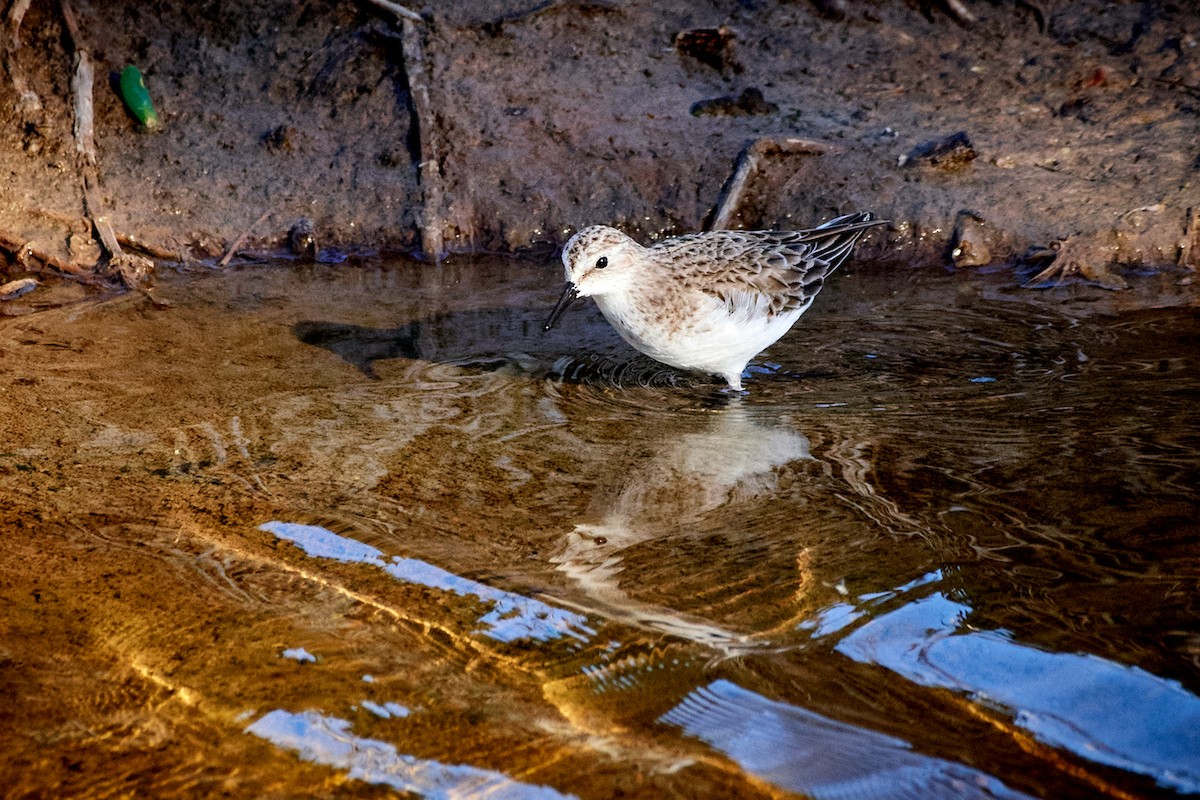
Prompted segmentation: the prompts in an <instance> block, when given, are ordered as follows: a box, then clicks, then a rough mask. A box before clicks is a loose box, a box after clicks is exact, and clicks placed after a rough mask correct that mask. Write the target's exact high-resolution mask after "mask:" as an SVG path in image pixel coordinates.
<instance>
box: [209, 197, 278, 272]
mask: <svg viewBox="0 0 1200 800" xmlns="http://www.w3.org/2000/svg"><path fill="white" fill-rule="evenodd" d="M269 216H271V211H270V210H269V209H268V210H267V211H264V212H263V213H262V216H261V217H259V218H258V219H256V220H254V222H252V223H250V227H249V228H246V230H244V231H242V235H241V236H239V237H237V238H236V239H234V240H233V244H231V245H229V249H228V250H226V251H225V255H223V256H221V260H220V261H218V262H217V266H218V267H226V266H228V265H229V262H230V260H232V259H233V255H234V253H236V252H237V251H238V249H239V248H240V247H241V246H242V245H243V244H245V243H246V239H247V238H248V237H249V236H250V232H251V231H252V230H254V229H255V228H256V227H258V226H259V225H260V224H262V221H263V220H265V219H266V218H267V217H269Z"/></svg>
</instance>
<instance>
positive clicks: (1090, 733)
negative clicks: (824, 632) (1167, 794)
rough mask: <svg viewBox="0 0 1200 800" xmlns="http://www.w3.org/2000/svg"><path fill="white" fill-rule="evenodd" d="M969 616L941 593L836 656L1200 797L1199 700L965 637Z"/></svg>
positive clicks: (1139, 679) (981, 636)
mask: <svg viewBox="0 0 1200 800" xmlns="http://www.w3.org/2000/svg"><path fill="white" fill-rule="evenodd" d="M970 611H971V609H970V607H969V606H966V605H964V604H962V603H959V602H955V601H953V600H951V599H949V598H948V597H946V596H945V595H944V594H942V593H940V592H939V593H936V594H933V595H930V596H929V597H925V598H923V599H920V600H916V601H914V602H911V603H908V604H906V605H904V606H902V607H901V608H899V609H897V610H895V611H892V612H890V613H888V614H884V615H883V616H880V617H878V618H876V619H873V620H871V621H870V622H868V623H866V624H865V625H863V626H862V627H860V628H858V629H857V630H855V631H854V632H853V633H851V634H850V635H848V636H847V637H846V638H845V639H843V640H842V641H841V642H839V643H838V645H837V646H836V648H835V649H836V650H837V651H838V652H840V653H842V654H843V655H846V656H849V657H850V658H852V659H854V660H855V661H859V662H863V663H868V664H879V665H881V666H884V667H887V668H888V669H891V670H893V671H895V672H897V673H899V674H900V675H903V676H904V677H905V678H907V679H908V680H911V681H913V682H914V683H917V684H920V685H922V686H932V687H938V688H945V689H952V690H956V691H961V692H965V693H967V694H969V695H970V696H971V697H973V698H974V699H976V700H977V701H979V702H981V703H985V704H987V705H989V706H992V707H1000V708H1003V709H1006V710H1008V711H1010V712H1011V713H1012V714H1013V716H1014V719H1015V722H1016V724H1018V725H1020V726H1021V727H1023V728H1025V729H1026V730H1028V731H1029V732H1031V733H1032V734H1033V735H1034V736H1036V737H1037V738H1038V739H1041V740H1042V741H1044V742H1047V743H1049V744H1052V745H1055V746H1058V747H1062V748H1065V749H1067V750H1070V751H1071V752H1073V753H1076V754H1078V755H1080V756H1082V757H1084V758H1086V759H1089V760H1092V761H1096V762H1099V763H1102V764H1108V765H1110V766H1114V767H1119V768H1122V769H1126V770H1129V771H1131V772H1137V773H1141V774H1143V775H1149V776H1151V777H1153V778H1154V779H1155V780H1157V781H1158V782H1159V784H1161V785H1163V786H1168V787H1171V788H1174V789H1177V790H1180V791H1185V792H1200V698H1198V697H1196V696H1195V695H1193V694H1191V693H1190V692H1188V691H1187V690H1186V689H1184V688H1183V687H1182V686H1181V685H1180V684H1178V683H1177V682H1175V681H1170V680H1166V679H1164V678H1160V677H1157V676H1155V675H1152V674H1150V673H1148V672H1146V671H1145V670H1142V669H1139V668H1137V667H1130V666H1125V665H1122V664H1117V663H1114V662H1111V661H1107V660H1105V659H1102V658H1099V657H1097V656H1093V655H1080V654H1071V653H1047V652H1043V651H1041V650H1037V649H1035V648H1033V647H1029V646H1027V645H1023V644H1019V643H1017V642H1014V641H1012V640H1011V639H1009V638H1008V637H1007V636H1006V635H1005V634H1004V633H1003V632H998V631H989V632H980V631H963V630H962V628H963V625H962V621H963V619H964V618H965V617H966V616H967V614H969V613H970Z"/></svg>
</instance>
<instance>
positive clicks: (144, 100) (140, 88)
mask: <svg viewBox="0 0 1200 800" xmlns="http://www.w3.org/2000/svg"><path fill="white" fill-rule="evenodd" d="M121 99H122V100H124V101H125V105H126V106H127V107H128V108H129V112H130V113H131V114H133V116H134V118H135V119H136V120H137V121H138V122H140V123H141V124H142V127H143V128H145V129H146V130H148V131H155V130H158V126H159V124H160V123H159V121H158V112H157V111H156V110H155V109H154V101H153V100H151V99H150V92H149V90H148V89H146V80H145V78H143V77H142V71H141V70H140V69H138V68H137V67H135V66H133V65H132V64H130V65H129V66H128V67H126V68H125V69H123V70H121Z"/></svg>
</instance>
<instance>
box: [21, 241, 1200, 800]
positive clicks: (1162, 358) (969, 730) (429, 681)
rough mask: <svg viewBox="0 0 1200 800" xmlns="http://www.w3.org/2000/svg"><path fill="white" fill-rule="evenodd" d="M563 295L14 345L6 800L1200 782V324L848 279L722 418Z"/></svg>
mask: <svg viewBox="0 0 1200 800" xmlns="http://www.w3.org/2000/svg"><path fill="white" fill-rule="evenodd" d="M985 277H986V276H985ZM558 279H559V271H558V268H557V266H555V265H552V264H549V263H547V262H539V263H528V262H521V261H487V262H471V263H464V264H461V265H457V266H456V265H454V264H449V265H443V266H442V267H440V268H437V269H433V268H429V267H428V266H421V265H414V264H412V263H407V262H394V263H393V262H386V261H385V262H378V263H370V264H365V265H362V264H360V265H357V266H346V265H344V266H341V267H334V266H327V265H313V266H302V265H296V264H277V265H271V266H268V267H260V268H242V269H235V270H229V271H226V272H220V273H211V274H208V275H197V274H189V275H180V276H173V275H168V276H165V277H164V279H163V280H162V281H160V285H159V286H158V289H157V294H158V296H159V297H160V299H163V300H168V301H170V302H171V303H172V306H171V307H168V308H164V307H159V306H156V305H155V304H153V303H151V302H150V301H148V300H147V299H146V298H145V297H143V296H141V295H139V294H130V295H126V296H123V297H119V298H116V299H113V300H109V301H107V302H103V303H96V302H77V303H74V304H70V305H65V306H63V307H60V308H57V309H54V310H50V311H44V312H42V313H39V314H34V315H29V316H24V317H16V318H7V319H2V320H0V373H2V375H3V392H4V395H3V396H4V400H3V402H4V407H5V417H6V419H5V425H4V428H3V431H4V433H3V436H4V440H3V442H2V443H0V531H2V536H3V542H4V551H5V555H4V558H3V562H2V565H0V600H2V602H3V605H4V607H5V609H6V611H5V613H4V615H3V617H2V618H0V631H2V635H0V686H2V688H0V693H2V696H3V697H4V698H5V699H6V702H5V703H4V704H3V708H2V709H0V731H2V732H3V733H0V736H2V737H3V739H2V741H0V773H3V774H4V775H5V776H7V777H6V788H5V789H4V795H5V796H8V797H42V796H58V797H69V796H88V797H123V796H129V795H130V794H132V793H137V794H139V795H146V796H155V797H198V796H231V797H292V796H315V797H351V796H353V797H370V796H393V795H394V794H395V793H396V792H405V791H407V792H411V793H413V794H415V795H418V796H445V795H446V794H452V793H453V792H460V793H462V794H464V795H470V794H471V793H472V792H475V793H477V794H485V793H487V792H492V793H493V795H489V796H521V797H531V796H532V797H557V796H569V795H574V796H578V797H596V798H600V797H613V796H638V797H658V796H679V795H688V796H726V797H727V796H739V797H755V796H764V797H766V796H790V795H811V796H815V797H822V796H834V795H838V794H839V793H845V792H855V793H857V796H862V797H889V796H895V795H896V794H903V793H908V794H912V795H915V796H923V797H1018V796H1034V797H1072V796H1114V797H1124V796H1135V797H1150V796H1164V795H1165V796H1170V795H1174V794H1179V793H1189V792H1196V791H1200V758H1198V757H1197V753H1200V740H1198V739H1197V731H1198V730H1200V697H1198V696H1197V693H1198V692H1200V627H1198V625H1197V619H1198V617H1197V604H1198V602H1200V572H1198V571H1197V566H1196V565H1197V564H1198V563H1200V552H1198V551H1197V542H1198V541H1200V539H1198V537H1197V535H1196V534H1197V529H1196V528H1197V523H1196V519H1197V512H1198V507H1200V496H1198V492H1197V489H1196V487H1197V485H1198V484H1200V438H1198V437H1197V433H1196V432H1197V430H1200V419H1197V413H1198V412H1197V407H1196V404H1195V402H1194V400H1193V399H1192V398H1193V397H1194V395H1195V392H1196V391H1197V388H1198V384H1200V364H1198V362H1197V355H1196V352H1195V347H1194V342H1195V341H1196V337H1197V335H1198V334H1200V319H1198V318H1197V316H1196V312H1195V310H1194V309H1192V308H1186V307H1184V308H1174V309H1160V310H1143V311H1137V310H1132V311H1131V310H1125V309H1121V308H1120V307H1119V306H1118V305H1116V304H1117V303H1119V302H1124V301H1123V300H1121V299H1120V298H1125V297H1128V296H1129V293H1117V294H1109V295H1106V299H1103V300H1101V301H1097V300H1096V295H1090V294H1085V293H1081V292H1077V291H1075V290H1073V289H1070V288H1064V289H1055V290H1051V291H1050V292H1047V293H1041V294H1038V295H1036V296H1034V295H1031V293H1029V292H1022V291H1020V290H1017V289H1013V288H1011V284H1010V283H1009V282H1008V281H1007V280H999V279H998V280H996V281H989V280H985V279H980V278H979V277H978V276H976V277H972V278H971V279H970V280H969V281H965V280H964V276H961V275H958V276H956V275H946V274H932V273H929V272H921V271H911V270H910V271H904V272H895V273H892V274H889V275H880V274H879V273H877V272H872V271H868V270H857V269H854V268H849V269H847V270H845V271H843V272H840V273H839V275H838V276H837V278H836V280H835V281H832V282H831V285H830V286H829V287H828V288H827V289H826V291H825V292H824V294H823V295H822V296H821V298H820V299H819V301H818V303H817V305H816V306H815V307H814V309H813V310H811V311H810V312H809V313H808V314H807V315H806V316H805V318H804V319H802V320H801V321H800V323H799V324H798V325H797V326H796V328H795V329H794V330H793V331H792V332H791V333H790V334H789V335H788V336H787V337H785V338H784V340H783V341H781V342H780V343H779V344H777V345H776V346H775V347H773V348H772V349H771V350H769V351H768V352H767V353H766V354H765V355H764V356H762V357H760V358H759V359H757V360H756V361H755V362H753V364H752V367H751V371H752V374H750V375H749V376H748V378H747V387H748V389H749V391H748V393H747V394H745V395H739V396H731V395H729V394H728V393H723V392H721V391H720V390H719V387H718V385H717V384H715V383H710V382H708V381H707V380H705V379H702V378H697V377H695V376H688V375H681V374H679V373H676V372H673V371H668V370H666V369H665V368H661V367H659V366H657V365H655V364H653V363H651V362H649V361H646V360H644V359H642V358H641V357H639V356H637V355H636V354H635V353H633V352H632V351H631V350H629V349H628V347H627V346H626V345H624V343H622V342H621V341H620V339H619V338H618V337H617V336H616V335H615V333H613V332H612V331H611V329H609V328H608V327H607V325H605V323H604V322H603V320H602V319H601V318H600V317H599V314H598V312H596V310H595V309H594V307H592V306H590V305H585V304H580V307H579V308H573V309H572V310H571V311H570V313H569V314H568V315H567V316H566V317H564V318H563V320H562V322H561V323H560V327H559V328H556V329H555V330H554V331H553V332H551V333H550V334H545V335H543V334H542V333H541V331H540V326H541V323H542V321H543V320H544V317H545V314H546V312H547V311H548V310H549V308H550V306H551V305H552V304H553V302H554V299H555V297H556V294H557V289H558V288H559V286H558ZM1162 282H1163V286H1164V287H1165V291H1175V290H1176V289H1175V287H1174V283H1173V281H1172V280H1170V279H1169V278H1164V279H1163V281H1162ZM1031 296H1032V297H1034V300H1033V301H1031V300H1030V298H1031Z"/></svg>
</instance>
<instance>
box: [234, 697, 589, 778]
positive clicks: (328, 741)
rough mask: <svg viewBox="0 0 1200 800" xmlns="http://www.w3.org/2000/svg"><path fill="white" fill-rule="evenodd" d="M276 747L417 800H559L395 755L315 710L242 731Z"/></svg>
mask: <svg viewBox="0 0 1200 800" xmlns="http://www.w3.org/2000/svg"><path fill="white" fill-rule="evenodd" d="M246 733H251V734H254V735H255V736H258V737H259V738H261V739H266V740H267V741H269V742H271V743H273V744H274V745H276V746H277V747H282V748H285V749H288V750H295V751H296V752H297V754H298V755H299V756H300V758H303V759H304V760H306V761H312V762H314V763H317V764H325V765H327V766H331V767H337V768H339V769H344V770H346V771H347V776H348V777H349V778H351V779H354V780H360V781H365V782H367V783H374V784H381V785H384V786H391V787H393V788H395V789H399V790H400V791H402V792H411V793H412V794H416V795H418V796H421V797H429V798H443V799H444V800H449V799H450V798H459V797H481V798H482V797H487V798H503V799H504V800H525V799H526V798H531V799H532V800H562V798H566V797H574V795H564V794H562V793H561V792H558V791H555V790H554V789H551V788H549V787H547V786H537V785H534V784H530V783H520V782H519V781H514V780H513V779H512V778H510V777H508V776H507V775H504V774H503V773H500V772H494V771H493V770H488V769H479V768H478V767H471V766H466V765H459V764H442V763H440V762H438V761H431V760H428V759H422V758H416V757H414V756H410V755H406V754H404V753H400V752H397V750H396V748H395V746H393V745H390V744H388V743H387V742H382V741H379V740H378V739H366V738H363V737H361V736H355V735H353V734H352V733H350V723H349V722H348V721H347V720H344V719H339V718H337V717H328V716H325V715H323V714H318V713H317V712H315V711H305V712H302V713H299V714H297V713H293V712H290V711H283V710H281V709H277V710H275V711H270V712H268V713H266V714H263V715H262V716H261V717H259V718H258V719H257V720H255V721H254V722H253V723H252V724H251V725H250V726H249V727H247V728H246Z"/></svg>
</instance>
